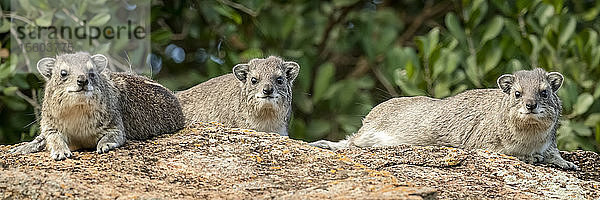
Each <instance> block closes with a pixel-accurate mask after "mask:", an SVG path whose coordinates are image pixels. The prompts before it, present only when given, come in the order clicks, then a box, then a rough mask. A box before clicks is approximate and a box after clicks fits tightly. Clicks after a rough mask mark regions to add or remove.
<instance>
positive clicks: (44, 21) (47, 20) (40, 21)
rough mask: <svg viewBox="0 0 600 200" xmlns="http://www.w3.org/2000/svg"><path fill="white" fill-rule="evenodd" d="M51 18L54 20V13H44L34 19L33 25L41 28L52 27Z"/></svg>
mask: <svg viewBox="0 0 600 200" xmlns="http://www.w3.org/2000/svg"><path fill="white" fill-rule="evenodd" d="M52 18H54V11H45V12H43V13H42V16H40V17H38V18H37V19H35V24H37V25H38V26H42V27H48V26H50V25H52Z"/></svg>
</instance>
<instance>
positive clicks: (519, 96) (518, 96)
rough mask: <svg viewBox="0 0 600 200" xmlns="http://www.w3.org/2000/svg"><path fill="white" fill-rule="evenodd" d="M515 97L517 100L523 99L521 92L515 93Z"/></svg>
mask: <svg viewBox="0 0 600 200" xmlns="http://www.w3.org/2000/svg"><path fill="white" fill-rule="evenodd" d="M515 97H516V98H517V99H518V98H521V92H519V91H515Z"/></svg>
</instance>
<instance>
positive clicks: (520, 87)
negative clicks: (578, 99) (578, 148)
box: [311, 68, 577, 169]
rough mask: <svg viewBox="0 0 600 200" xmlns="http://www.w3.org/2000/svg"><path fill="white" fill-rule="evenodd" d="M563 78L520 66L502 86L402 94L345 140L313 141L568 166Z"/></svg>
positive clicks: (333, 146)
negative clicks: (562, 141)
mask: <svg viewBox="0 0 600 200" xmlns="http://www.w3.org/2000/svg"><path fill="white" fill-rule="evenodd" d="M562 82H563V76H562V75H561V74H560V73H557V72H549V73H548V72H546V71H544V70H543V69H539V68H537V69H534V70H529V71H517V72H515V73H514V74H505V75H502V76H500V77H499V78H498V80H497V83H498V86H499V88H500V89H475V90H469V91H466V92H463V93H461V94H458V95H456V96H453V97H448V98H445V99H433V98H428V97H401V98H394V99H390V100H388V101H386V102H383V103H381V104H379V105H377V106H376V107H375V108H373V110H372V111H371V112H370V113H369V114H368V115H367V116H366V117H365V119H364V120H363V126H362V127H361V128H360V129H359V130H358V132H357V133H355V134H353V135H352V136H350V137H348V138H347V139H346V140H342V141H340V142H330V141H325V140H321V141H317V142H314V143H311V145H313V146H318V147H323V148H328V149H340V148H348V147H371V146H391V145H398V144H413V145H436V146H451V147H458V148H465V149H487V150H491V151H495V152H500V153H504V154H508V155H513V156H516V157H518V158H519V159H521V160H523V161H525V162H529V163H533V162H543V163H549V164H554V165H557V166H559V167H561V168H565V169H576V168H577V166H576V165H574V164H573V163H571V162H568V161H566V160H564V159H563V158H562V157H561V156H560V154H559V151H558V149H557V147H556V130H557V128H558V126H559V122H558V120H559V117H560V114H561V112H562V107H561V102H560V99H559V98H558V95H557V94H556V92H557V91H558V90H559V88H560V87H561V85H562Z"/></svg>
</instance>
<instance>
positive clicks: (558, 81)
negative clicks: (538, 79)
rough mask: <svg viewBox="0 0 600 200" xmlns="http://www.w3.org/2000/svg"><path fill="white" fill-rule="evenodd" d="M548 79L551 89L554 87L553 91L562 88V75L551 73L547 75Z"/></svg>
mask: <svg viewBox="0 0 600 200" xmlns="http://www.w3.org/2000/svg"><path fill="white" fill-rule="evenodd" d="M546 77H548V82H550V87H552V91H554V92H556V91H558V89H560V86H562V83H563V80H564V77H563V75H562V74H560V73H558V72H549V73H547V74H546Z"/></svg>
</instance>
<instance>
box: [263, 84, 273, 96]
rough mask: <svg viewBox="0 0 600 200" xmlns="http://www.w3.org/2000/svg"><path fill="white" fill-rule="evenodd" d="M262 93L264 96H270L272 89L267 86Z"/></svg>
mask: <svg viewBox="0 0 600 200" xmlns="http://www.w3.org/2000/svg"><path fill="white" fill-rule="evenodd" d="M262 92H263V94H265V95H271V94H273V87H271V86H270V85H267V86H266V87H265V88H263V91H262Z"/></svg>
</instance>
